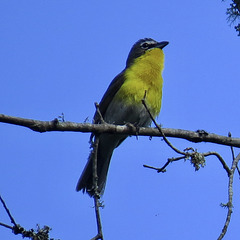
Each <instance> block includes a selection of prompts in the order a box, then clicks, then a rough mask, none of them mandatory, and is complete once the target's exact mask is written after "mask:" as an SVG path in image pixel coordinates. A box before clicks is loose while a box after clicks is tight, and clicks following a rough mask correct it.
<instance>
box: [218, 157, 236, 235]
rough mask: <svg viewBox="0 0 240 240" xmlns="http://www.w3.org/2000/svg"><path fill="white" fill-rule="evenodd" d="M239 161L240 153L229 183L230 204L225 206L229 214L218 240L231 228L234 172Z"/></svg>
mask: <svg viewBox="0 0 240 240" xmlns="http://www.w3.org/2000/svg"><path fill="white" fill-rule="evenodd" d="M239 160H240V153H239V154H238V155H237V157H236V158H235V159H234V160H233V162H232V167H231V174H230V176H229V182H228V203H227V204H226V205H225V206H226V207H227V208H228V213H227V217H226V221H225V224H224V226H223V229H222V232H221V234H220V236H219V237H218V240H221V239H223V237H224V236H225V234H226V232H227V229H228V226H229V223H230V220H231V215H232V212H233V176H234V172H235V170H236V168H237V164H238V162H239Z"/></svg>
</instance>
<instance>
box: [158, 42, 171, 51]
mask: <svg viewBox="0 0 240 240" xmlns="http://www.w3.org/2000/svg"><path fill="white" fill-rule="evenodd" d="M168 44H169V42H167V41H163V42H158V44H157V46H156V47H157V48H160V49H163V48H164V47H166V46H167V45H168Z"/></svg>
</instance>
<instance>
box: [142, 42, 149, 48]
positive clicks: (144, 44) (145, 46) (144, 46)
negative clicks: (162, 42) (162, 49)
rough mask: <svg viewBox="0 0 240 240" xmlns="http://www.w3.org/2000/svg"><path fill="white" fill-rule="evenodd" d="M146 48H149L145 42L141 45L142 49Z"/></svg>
mask: <svg viewBox="0 0 240 240" xmlns="http://www.w3.org/2000/svg"><path fill="white" fill-rule="evenodd" d="M148 47H149V44H148V43H146V42H145V43H143V44H142V45H141V48H142V49H148Z"/></svg>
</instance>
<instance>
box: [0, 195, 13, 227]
mask: <svg viewBox="0 0 240 240" xmlns="http://www.w3.org/2000/svg"><path fill="white" fill-rule="evenodd" d="M0 201H1V202H2V205H3V207H4V209H5V211H6V212H7V215H8V217H9V218H10V220H11V223H12V224H13V225H14V226H15V227H16V226H17V223H16V222H15V220H14V218H13V216H12V215H11V213H10V210H9V209H8V208H7V205H6V203H5V202H4V200H3V199H2V197H1V195H0Z"/></svg>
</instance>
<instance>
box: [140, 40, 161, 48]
mask: <svg viewBox="0 0 240 240" xmlns="http://www.w3.org/2000/svg"><path fill="white" fill-rule="evenodd" d="M156 44H157V42H155V41H145V42H143V43H142V44H141V48H143V49H149V48H151V47H154V46H155V45H156Z"/></svg>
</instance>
